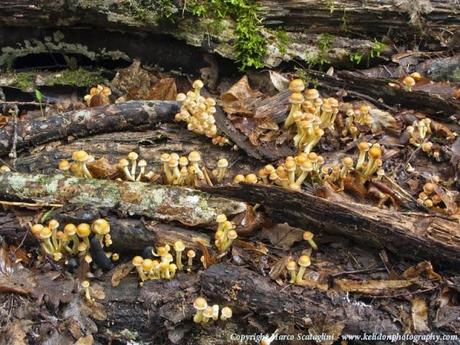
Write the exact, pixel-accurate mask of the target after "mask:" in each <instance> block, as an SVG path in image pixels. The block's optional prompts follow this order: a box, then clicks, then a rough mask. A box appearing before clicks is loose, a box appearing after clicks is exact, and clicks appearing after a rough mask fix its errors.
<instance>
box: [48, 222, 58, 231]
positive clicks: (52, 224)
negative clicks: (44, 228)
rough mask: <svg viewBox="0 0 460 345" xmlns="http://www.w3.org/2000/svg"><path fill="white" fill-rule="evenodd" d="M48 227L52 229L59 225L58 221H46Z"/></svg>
mask: <svg viewBox="0 0 460 345" xmlns="http://www.w3.org/2000/svg"><path fill="white" fill-rule="evenodd" d="M48 227H49V228H50V229H51V230H53V229H57V228H58V227H59V222H58V221H57V220H56V219H51V220H50V221H49V223H48Z"/></svg>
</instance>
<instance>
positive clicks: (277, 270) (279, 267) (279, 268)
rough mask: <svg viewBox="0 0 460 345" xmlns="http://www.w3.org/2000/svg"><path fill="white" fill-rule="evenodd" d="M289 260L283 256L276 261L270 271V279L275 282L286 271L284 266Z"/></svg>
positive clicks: (288, 257) (289, 257)
mask: <svg viewBox="0 0 460 345" xmlns="http://www.w3.org/2000/svg"><path fill="white" fill-rule="evenodd" d="M290 259H291V256H284V257H282V258H281V259H279V260H278V261H276V262H275V263H274V264H273V265H272V267H271V269H270V273H269V276H270V278H271V279H273V280H277V279H278V278H279V276H280V275H281V274H282V273H283V272H284V271H285V270H286V265H287V263H288V262H289V260H290Z"/></svg>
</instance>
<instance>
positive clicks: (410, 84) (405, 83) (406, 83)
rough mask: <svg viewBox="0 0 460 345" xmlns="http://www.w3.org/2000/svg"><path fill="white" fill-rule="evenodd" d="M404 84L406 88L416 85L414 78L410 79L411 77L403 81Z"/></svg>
mask: <svg viewBox="0 0 460 345" xmlns="http://www.w3.org/2000/svg"><path fill="white" fill-rule="evenodd" d="M403 84H404V85H406V86H409V87H411V86H414V85H415V80H414V78H412V77H410V76H407V77H405V78H404V79H403Z"/></svg>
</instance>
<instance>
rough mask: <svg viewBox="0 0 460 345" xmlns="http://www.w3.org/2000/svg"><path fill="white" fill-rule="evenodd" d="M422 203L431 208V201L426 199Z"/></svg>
mask: <svg viewBox="0 0 460 345" xmlns="http://www.w3.org/2000/svg"><path fill="white" fill-rule="evenodd" d="M423 203H424V205H425V206H426V207H428V208H430V207H433V201H432V200H431V199H426V200H425V201H424V202H423Z"/></svg>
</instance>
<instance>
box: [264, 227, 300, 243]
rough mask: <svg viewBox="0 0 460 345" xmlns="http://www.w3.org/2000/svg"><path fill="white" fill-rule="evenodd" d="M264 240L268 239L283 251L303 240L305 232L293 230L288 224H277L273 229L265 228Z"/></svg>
mask: <svg viewBox="0 0 460 345" xmlns="http://www.w3.org/2000/svg"><path fill="white" fill-rule="evenodd" d="M261 236H262V238H267V239H268V240H269V241H270V243H271V244H272V245H274V246H277V247H279V248H281V249H289V248H291V246H292V245H293V244H294V243H295V242H299V241H302V240H303V237H302V236H303V230H301V229H298V228H293V227H292V226H289V225H288V224H287V223H284V224H275V225H274V226H272V227H271V228H264V229H263V230H262V233H261Z"/></svg>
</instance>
